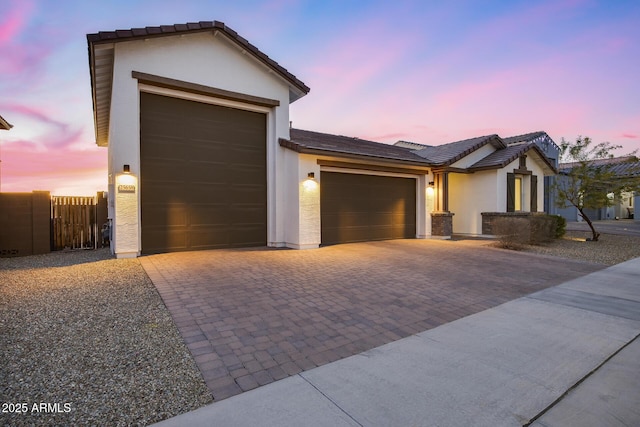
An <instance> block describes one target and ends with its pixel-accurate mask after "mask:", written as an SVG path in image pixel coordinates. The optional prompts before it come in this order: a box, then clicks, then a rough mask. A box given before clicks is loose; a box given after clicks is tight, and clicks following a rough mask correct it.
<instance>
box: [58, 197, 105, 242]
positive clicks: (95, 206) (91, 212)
mask: <svg viewBox="0 0 640 427" xmlns="http://www.w3.org/2000/svg"><path fill="white" fill-rule="evenodd" d="M106 209H107V204H106V199H105V198H104V194H103V193H98V196H97V197H82V196H52V197H51V232H52V236H51V250H54V251H57V250H61V249H65V248H69V249H94V248H98V247H101V246H102V225H103V223H104V222H106V217H107V215H106Z"/></svg>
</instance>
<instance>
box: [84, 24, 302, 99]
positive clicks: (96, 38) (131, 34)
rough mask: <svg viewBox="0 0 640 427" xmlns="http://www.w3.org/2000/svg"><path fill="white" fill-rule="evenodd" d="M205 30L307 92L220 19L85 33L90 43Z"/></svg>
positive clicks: (293, 77) (282, 69) (287, 73)
mask: <svg viewBox="0 0 640 427" xmlns="http://www.w3.org/2000/svg"><path fill="white" fill-rule="evenodd" d="M206 31H221V32H222V33H224V34H225V35H227V36H228V37H229V38H230V39H231V40H233V41H234V42H235V43H237V44H238V45H240V46H241V47H243V48H244V49H246V50H247V51H248V52H251V53H252V54H253V55H254V56H255V57H256V58H258V59H259V60H260V61H262V62H263V63H264V64H266V65H267V66H269V67H270V68H272V69H273V70H274V71H276V72H277V73H278V74H280V75H281V76H282V77H284V78H285V79H286V80H288V81H289V82H290V83H291V84H293V85H294V86H296V87H297V88H298V89H300V90H301V91H302V92H304V93H309V91H310V89H309V87H308V86H307V85H305V84H304V83H303V82H302V81H300V80H299V79H298V78H297V77H296V76H294V75H293V74H291V73H290V72H289V71H287V69H285V68H284V67H282V66H281V65H280V64H278V63H277V62H276V61H274V60H273V59H271V58H269V56H267V55H266V54H264V53H263V52H262V51H260V49H258V48H257V47H255V46H254V45H252V44H251V43H249V41H248V40H247V39H245V38H244V37H242V36H240V35H239V34H238V33H237V32H235V31H234V30H232V29H231V28H229V27H227V26H226V25H225V23H224V22H220V21H200V22H188V23H186V24H175V25H160V26H158V27H144V28H131V29H129V30H115V31H100V32H97V33H93V34H87V42H88V43H89V44H90V45H91V44H99V43H114V42H121V41H128V40H135V39H148V38H151V37H166V36H175V35H180V34H185V33H197V32H206Z"/></svg>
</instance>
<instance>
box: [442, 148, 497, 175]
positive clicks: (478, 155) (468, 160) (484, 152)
mask: <svg viewBox="0 0 640 427" xmlns="http://www.w3.org/2000/svg"><path fill="white" fill-rule="evenodd" d="M494 151H496V149H495V147H494V146H493V145H491V144H486V145H484V146H482V147H480V148H479V149H477V150H476V151H474V152H473V153H471V154H469V155H468V156H465V157H463V158H462V159H460V160H458V161H457V162H455V163H454V164H452V165H451V166H452V167H455V168H463V169H466V168H468V167H469V166H471V165H473V164H475V163H476V162H478V161H480V160H481V159H484V158H485V157H487V156H488V155H489V154H491V153H493V152H494Z"/></svg>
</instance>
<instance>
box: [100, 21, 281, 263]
mask: <svg viewBox="0 0 640 427" xmlns="http://www.w3.org/2000/svg"><path fill="white" fill-rule="evenodd" d="M132 71H138V72H142V73H146V74H151V75H156V76H160V77H167V78H171V79H175V80H180V81H185V82H189V83H196V84H200V85H204V86H209V87H213V88H217V89H222V90H226V91H232V92H237V93H241V94H245V95H251V96H257V97H262V98H268V99H273V100H277V101H279V103H280V105H279V106H277V107H273V108H267V107H259V106H254V105H250V104H243V103H241V102H234V101H227V100H221V99H217V98H212V97H207V96H204V95H197V94H190V93H183V92H179V91H175V90H170V89H164V88H157V90H156V88H153V87H152V88H147V87H145V86H144V85H143V86H139V84H138V80H137V79H135V78H133V77H132ZM112 87H113V92H112V98H111V114H110V124H109V176H110V182H109V184H110V188H109V190H110V194H113V187H112V186H113V185H114V184H115V181H116V180H117V177H118V175H119V174H120V173H122V168H123V165H125V164H128V165H130V167H131V173H132V174H133V175H134V176H136V177H138V182H139V185H140V189H139V190H140V191H144V188H143V187H144V177H143V176H140V110H139V108H140V107H139V106H140V101H139V97H140V96H139V94H140V90H145V91H155V93H160V94H164V95H168V96H176V97H183V98H185V99H191V100H195V101H199V102H209V103H215V104H220V105H226V106H230V107H233V108H241V109H249V110H253V111H260V112H264V113H266V114H267V135H266V140H267V177H265V179H267V185H268V187H267V221H268V227H267V228H268V229H267V242H268V244H270V245H272V246H284V244H285V230H284V227H287V226H288V225H287V224H288V223H287V222H286V221H284V220H282V219H281V218H279V217H278V214H277V212H283V211H284V210H285V209H284V205H285V203H286V200H285V199H286V196H285V195H283V193H284V191H285V188H284V184H283V183H284V182H285V181H284V179H283V175H284V172H283V171H284V162H285V159H284V153H283V151H282V150H281V148H280V147H279V146H278V139H279V138H288V137H289V87H288V85H287V83H286V82H285V81H284V80H282V79H281V78H280V77H279V76H276V75H275V74H273V73H271V72H269V70H268V68H267V67H266V66H264V65H262V64H261V63H259V62H258V61H257V60H255V59H254V58H253V57H252V56H251V55H250V54H247V53H242V51H241V50H240V49H238V48H237V47H236V46H235V45H234V44H232V43H231V42H230V41H229V40H227V39H226V37H225V36H223V35H221V34H220V35H218V36H214V35H213V34H212V33H208V32H207V33H197V34H188V35H183V36H178V37H159V38H151V39H148V40H132V41H127V42H120V43H117V44H116V45H115V54H114V72H113V86H112ZM140 191H138V192H137V193H136V201H135V205H136V206H135V208H136V209H137V218H140V215H141V212H140V199H139V195H140ZM110 197H111V199H110V206H109V212H110V215H113V216H112V218H114V224H113V225H114V232H115V233H114V241H115V243H116V245H115V251H116V253H117V252H118V251H119V250H120V249H119V248H120V247H122V248H126V249H127V251H129V250H132V248H134V247H138V248H139V247H140V239H141V226H140V224H138V226H137V241H135V242H134V241H132V239H134V237H133V236H134V235H135V233H132V231H131V227H132V226H131V224H130V221H129V220H126V223H127V224H126V231H125V229H124V228H122V227H121V226H123V227H124V225H125V221H124V220H122V219H123V218H124V217H123V216H122V215H121V214H120V212H121V210H120V209H118V206H117V205H118V203H119V201H118V198H117V197H113V196H110ZM132 209H133V207H132V206H127V209H126V211H127V212H129V211H131V210H132ZM120 245H122V246H120Z"/></svg>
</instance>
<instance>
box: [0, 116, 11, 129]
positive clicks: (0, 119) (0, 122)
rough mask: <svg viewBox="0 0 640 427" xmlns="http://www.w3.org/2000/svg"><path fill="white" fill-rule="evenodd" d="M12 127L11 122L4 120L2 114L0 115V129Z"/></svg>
mask: <svg viewBox="0 0 640 427" xmlns="http://www.w3.org/2000/svg"><path fill="white" fill-rule="evenodd" d="M12 127H13V125H12V124H11V123H9V122H8V121H6V120H5V119H4V118H3V117H2V116H0V129H3V130H9V129H11V128H12Z"/></svg>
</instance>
